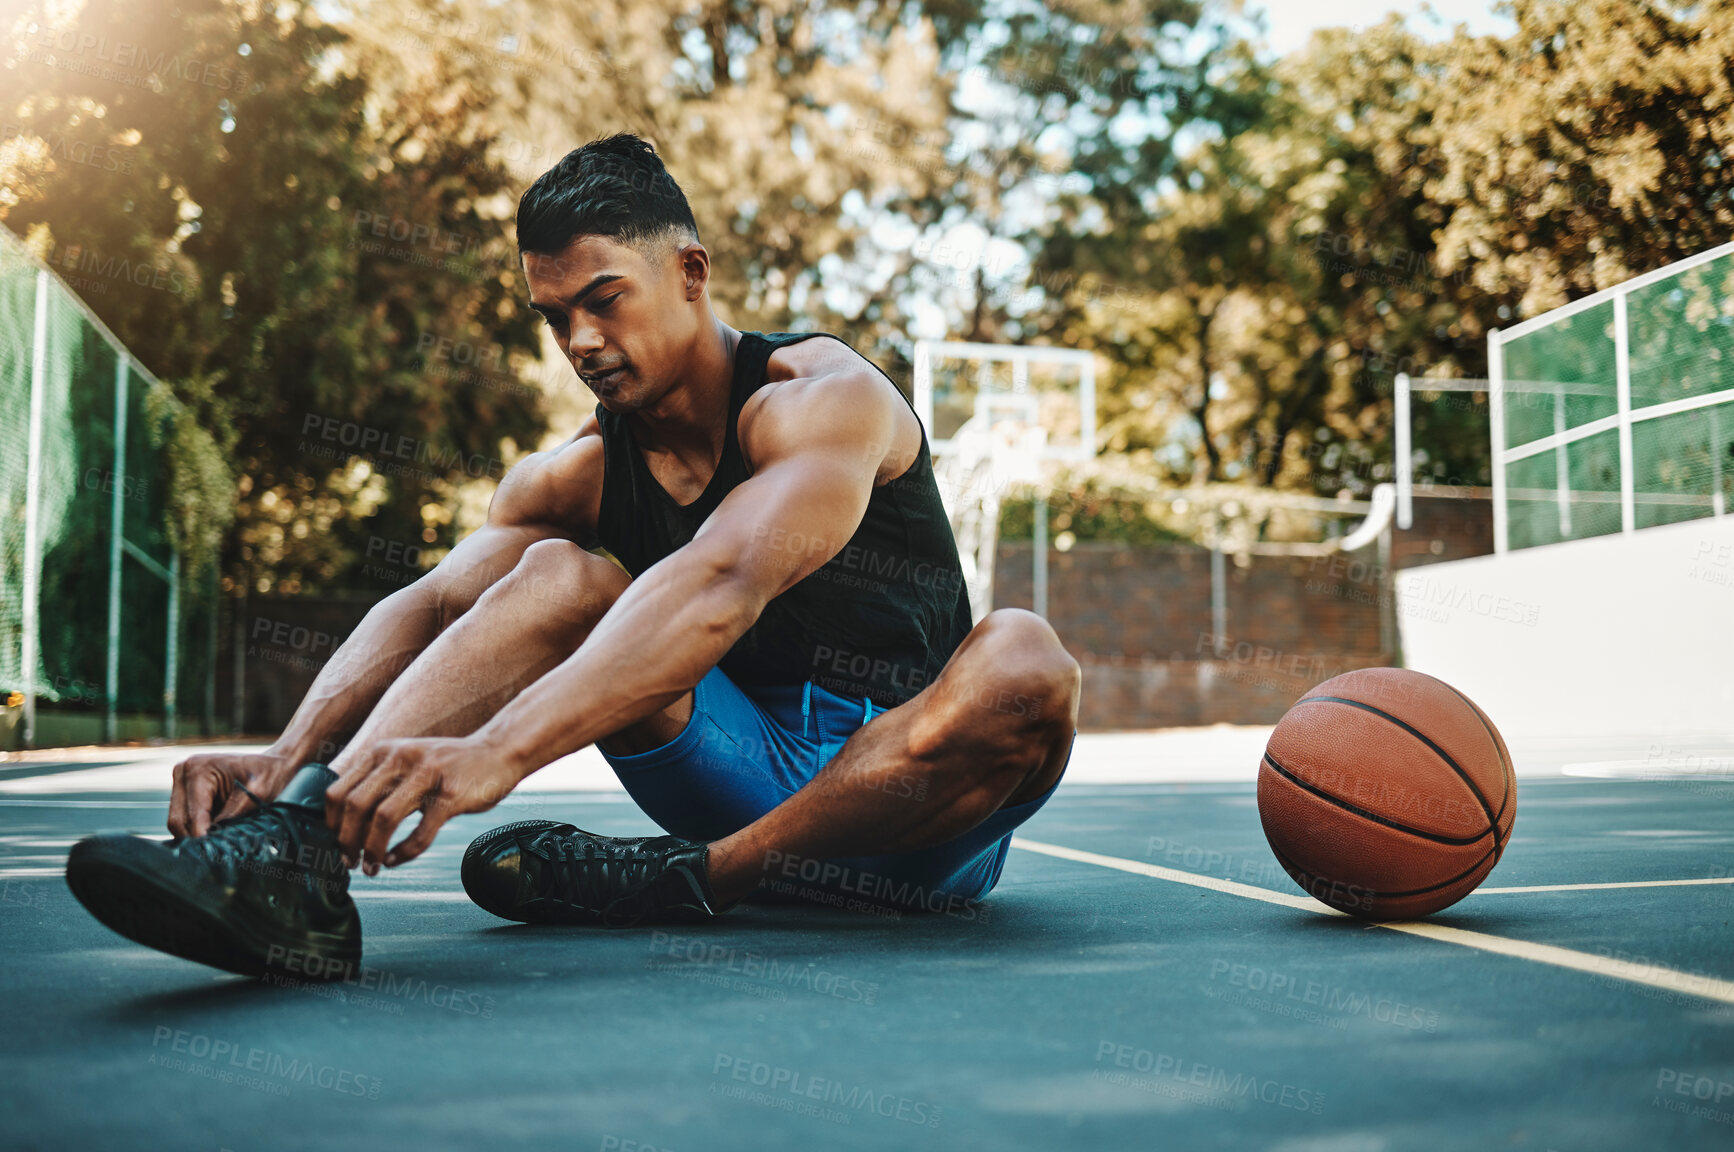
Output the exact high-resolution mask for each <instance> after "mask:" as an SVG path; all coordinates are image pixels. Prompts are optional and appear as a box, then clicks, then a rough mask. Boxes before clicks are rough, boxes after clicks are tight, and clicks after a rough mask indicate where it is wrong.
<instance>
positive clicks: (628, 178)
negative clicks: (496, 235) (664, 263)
mask: <svg viewBox="0 0 1734 1152" xmlns="http://www.w3.org/2000/svg"><path fill="white" fill-rule="evenodd" d="M580 236H607V237H609V238H610V239H612V240H616V241H618V242H619V243H622V244H630V245H632V246H633V247H635V248H639V249H641V250H642V249H643V248H644V247H645V246H647V245H649V244H655V243H659V242H663V241H667V240H673V239H677V238H678V239H679V240H681V241H682V242H683V243H692V242H693V241H696V240H697V239H698V224H697V222H695V221H694V220H693V218H692V208H691V207H689V206H688V204H687V202H686V195H685V194H684V193H683V192H681V190H680V185H678V184H676V183H675V182H674V177H672V176H670V175H669V174H668V169H666V168H664V167H663V166H662V157H660V156H658V155H657V154H656V149H655V148H654V147H653V146H652V145H651V144H650V142H649V141H648V140H644V139H642V138H640V137H638V136H635V135H633V134H632V133H630V132H621V133H619V134H617V135H614V136H608V137H605V138H604V139H601V140H592V141H591V142H590V143H588V144H586V145H584V146H583V147H582V148H574V149H573V150H572V151H570V152H568V153H566V155H564V156H562V157H561V158H560V161H559V163H557V164H555V165H554V166H553V167H552V168H550V169H548V170H547V171H546V172H544V173H542V174H541V175H540V176H538V177H536V182H535V183H534V184H532V185H530V187H529V188H527V189H525V191H524V195H523V197H522V198H520V199H519V201H518V252H519V254H520V255H522V254H523V253H525V252H536V253H540V254H542V255H547V256H553V255H557V254H558V253H560V252H563V251H565V249H566V246H567V245H568V244H570V243H572V241H573V240H575V239H577V238H578V237H580Z"/></svg>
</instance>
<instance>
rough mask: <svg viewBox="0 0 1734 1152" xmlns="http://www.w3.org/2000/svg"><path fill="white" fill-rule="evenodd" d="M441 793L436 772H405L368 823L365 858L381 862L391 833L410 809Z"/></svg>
mask: <svg viewBox="0 0 1734 1152" xmlns="http://www.w3.org/2000/svg"><path fill="white" fill-rule="evenodd" d="M437 796H438V779H437V777H435V775H434V774H433V773H432V772H430V771H427V770H426V769H423V770H422V771H420V772H416V773H413V774H412V775H409V776H406V777H405V778H404V780H403V783H402V784H400V785H399V786H398V788H397V790H396V791H394V792H393V793H392V794H391V795H389V796H387V797H386V798H385V799H384V800H382V801H380V804H379V807H378V808H376V809H374V812H373V820H372V822H371V823H370V824H369V825H368V830H367V841H366V843H365V844H364V845H363V846H362V850H363V859H365V860H369V861H372V862H373V863H374V864H376V865H377V864H378V863H379V862H380V861H381V860H384V859H385V850H386V848H387V847H388V846H389V845H390V844H391V834H392V833H393V832H396V831H397V826H398V825H399V824H402V823H403V822H404V820H405V819H406V818H408V816H409V814H410V813H411V812H414V811H416V810H417V809H419V808H421V807H422V806H423V805H424V804H428V803H431V802H432V801H433V800H434V799H436V798H437Z"/></svg>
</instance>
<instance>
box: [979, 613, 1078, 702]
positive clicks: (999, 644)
mask: <svg viewBox="0 0 1734 1152" xmlns="http://www.w3.org/2000/svg"><path fill="white" fill-rule="evenodd" d="M977 634H979V635H977ZM971 638H972V639H974V640H977V641H978V646H979V647H980V648H981V652H980V653H979V656H978V658H977V660H976V661H975V665H976V667H977V668H978V669H979V671H977V672H976V673H975V674H974V675H973V676H972V677H971V678H972V679H973V680H975V681H976V682H977V683H978V685H979V686H980V687H981V688H982V689H983V690H987V691H991V692H992V693H993V698H994V699H995V700H996V701H1001V700H1009V701H1010V711H1011V712H1012V714H1014V715H1018V716H1023V717H1026V718H1028V719H1029V720H1032V721H1037V722H1040V723H1041V724H1042V726H1044V727H1046V726H1050V725H1052V726H1061V727H1065V728H1067V729H1070V727H1071V726H1072V724H1073V722H1074V719H1075V717H1076V715H1077V706H1078V688H1079V684H1080V683H1081V681H1082V678H1083V673H1082V670H1081V669H1080V668H1079V667H1078V662H1077V661H1076V660H1074V659H1073V658H1072V654H1071V653H1070V652H1067V651H1066V648H1065V645H1063V644H1061V643H1060V638H1059V635H1058V634H1057V633H1055V632H1054V629H1053V626H1052V625H1050V624H1049V623H1048V622H1047V621H1046V620H1043V619H1042V618H1041V617H1040V616H1037V615H1036V614H1035V613H1034V612H1026V611H1024V610H1023V609H1021V608H1000V609H997V610H996V611H993V612H989V613H988V614H987V615H986V616H985V617H984V618H983V619H982V621H981V623H980V624H978V625H976V628H975V633H972V635H971Z"/></svg>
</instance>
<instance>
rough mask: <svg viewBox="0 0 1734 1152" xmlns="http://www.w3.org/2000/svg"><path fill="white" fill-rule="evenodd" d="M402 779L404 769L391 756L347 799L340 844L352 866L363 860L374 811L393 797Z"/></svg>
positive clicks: (377, 765) (357, 783)
mask: <svg viewBox="0 0 1734 1152" xmlns="http://www.w3.org/2000/svg"><path fill="white" fill-rule="evenodd" d="M402 776H403V768H402V767H401V766H400V765H399V764H398V762H397V758H396V757H395V756H387V757H385V758H384V759H383V760H381V761H380V762H379V763H378V764H376V765H374V767H373V769H372V770H371V771H369V772H368V774H367V776H366V777H365V778H363V779H361V780H358V781H357V782H356V784H355V787H354V789H353V790H351V791H350V793H349V795H348V796H346V797H344V799H343V806H342V816H343V818H342V821H341V822H340V823H339V825H338V828H337V843H338V844H339V845H340V846H342V848H343V851H344V853H345V854H346V855H347V856H348V857H349V859H350V861H351V863H352V864H354V863H359V862H360V860H361V847H362V845H363V844H365V843H366V842H367V826H368V824H369V823H370V822H371V820H372V818H373V810H374V809H375V808H377V807H378V806H379V804H380V802H381V801H383V800H384V799H385V798H386V797H387V796H389V795H390V794H391V792H392V790H393V788H394V786H395V785H396V783H397V781H398V779H399V778H401V777H402Z"/></svg>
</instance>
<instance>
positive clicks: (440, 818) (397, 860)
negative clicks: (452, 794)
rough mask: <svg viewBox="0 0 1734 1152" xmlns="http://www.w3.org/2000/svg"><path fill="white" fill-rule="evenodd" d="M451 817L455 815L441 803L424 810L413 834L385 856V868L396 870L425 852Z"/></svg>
mask: <svg viewBox="0 0 1734 1152" xmlns="http://www.w3.org/2000/svg"><path fill="white" fill-rule="evenodd" d="M453 815H455V813H454V811H453V809H452V808H450V807H449V806H448V805H447V804H445V803H444V802H443V801H441V802H439V803H435V804H433V805H431V806H429V807H428V808H426V809H424V810H423V812H422V814H421V823H420V824H417V825H416V826H415V830H414V831H413V832H411V833H410V834H409V835H408V836H405V837H404V838H403V839H402V840H400V841H399V842H398V845H397V847H396V848H393V849H392V850H391V851H390V852H389V853H387V854H386V857H385V866H386V867H387V868H396V867H397V866H398V865H399V864H408V863H409V862H410V861H411V860H414V859H415V858H416V857H417V856H420V855H421V854H422V853H423V852H426V851H427V849H428V845H430V844H432V843H433V841H434V837H435V836H437V835H439V831H440V829H441V828H442V827H444V826H445V822H446V821H447V820H450V819H451V818H452V816H453Z"/></svg>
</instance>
